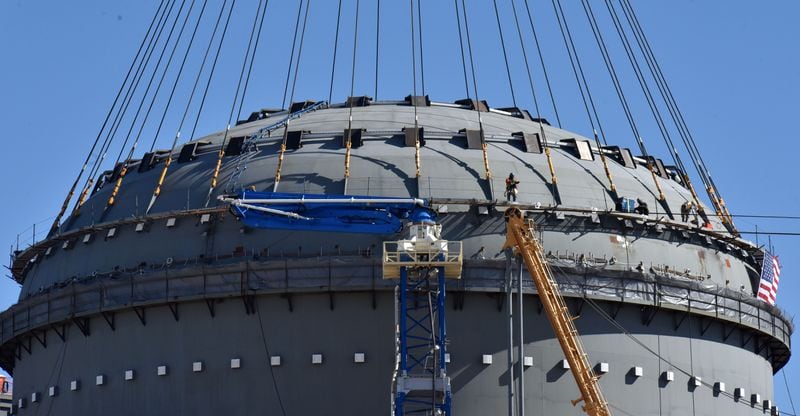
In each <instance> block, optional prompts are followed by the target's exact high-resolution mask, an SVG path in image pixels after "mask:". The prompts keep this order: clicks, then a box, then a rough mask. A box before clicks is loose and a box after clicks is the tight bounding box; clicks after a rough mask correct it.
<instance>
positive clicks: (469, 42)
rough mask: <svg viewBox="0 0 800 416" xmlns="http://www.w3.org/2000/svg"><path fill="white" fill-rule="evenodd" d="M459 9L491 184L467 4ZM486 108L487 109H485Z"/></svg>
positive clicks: (484, 156)
mask: <svg viewBox="0 0 800 416" xmlns="http://www.w3.org/2000/svg"><path fill="white" fill-rule="evenodd" d="M461 11H462V12H463V13H464V31H465V32H466V34H467V50H468V51H469V66H470V70H471V72H472V89H473V91H475V105H474V107H475V113H476V114H477V115H478V130H479V131H480V137H481V150H482V151H483V168H484V170H485V172H486V181H487V182H489V187H490V189H491V186H492V170H491V169H490V168H489V154H488V151H487V148H486V137H485V135H484V131H483V118H482V117H481V101H480V96H479V95H478V79H477V77H476V76H475V60H474V59H473V56H472V38H471V36H470V34H469V19H467V5H466V3H465V2H464V0H461ZM487 110H488V109H487Z"/></svg>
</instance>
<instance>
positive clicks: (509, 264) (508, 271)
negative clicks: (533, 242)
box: [505, 247, 516, 416]
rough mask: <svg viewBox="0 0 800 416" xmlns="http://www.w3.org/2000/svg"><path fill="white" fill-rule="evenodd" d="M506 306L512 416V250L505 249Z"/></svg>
mask: <svg viewBox="0 0 800 416" xmlns="http://www.w3.org/2000/svg"><path fill="white" fill-rule="evenodd" d="M505 251H506V282H505V283H506V307H507V309H508V416H514V414H515V412H514V409H515V407H514V406H515V405H514V401H515V399H514V384H515V383H516V381H515V380H514V301H513V299H514V296H513V294H514V266H513V264H514V250H513V249H512V248H510V247H509V248H507V249H506V250H505Z"/></svg>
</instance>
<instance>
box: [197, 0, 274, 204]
mask: <svg viewBox="0 0 800 416" xmlns="http://www.w3.org/2000/svg"><path fill="white" fill-rule="evenodd" d="M263 4H264V1H263V0H259V1H258V7H257V8H256V13H255V17H254V18H253V27H252V29H251V31H250V40H249V41H248V42H247V49H246V50H245V53H244V59H243V60H242V69H241V70H240V71H239V80H238V81H237V82H236V92H235V93H234V94H233V103H232V104H231V111H230V113H229V114H228V125H227V126H226V127H225V133H224V134H223V136H222V143H221V144H220V147H219V152H218V153H217V164H216V166H214V172H213V173H212V174H211V186H209V188H208V195H206V202H205V206H206V207H207V206H208V204H209V203H210V202H211V193H212V192H214V189H215V188H216V187H217V179H218V178H219V171H220V168H221V167H222V158H223V156H225V145H226V144H227V142H228V135H229V134H230V130H231V122H232V121H233V116H234V113H235V111H236V104H237V103H236V101H237V100H238V99H239V91H240V90H241V92H242V94H243V95H244V94H247V83H246V82H245V84H244V86H243V85H242V80H243V78H244V77H245V70H246V69H247V62H248V60H249V58H250V49H251V48H252V46H253V37H254V36H255V32H256V26H257V25H258V19H259V14H260V13H259V12H260V11H261V6H262V5H263ZM264 9H265V10H266V7H264ZM231 10H233V6H231ZM228 17H230V15H229V16H228ZM220 47H222V42H220ZM254 57H255V56H254ZM249 75H250V74H249V73H248V76H249Z"/></svg>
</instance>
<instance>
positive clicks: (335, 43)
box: [328, 0, 378, 104]
mask: <svg viewBox="0 0 800 416" xmlns="http://www.w3.org/2000/svg"><path fill="white" fill-rule="evenodd" d="M341 21H342V0H339V8H338V11H337V12H336V35H335V36H334V38H333V59H332V62H331V86H330V89H329V90H328V104H330V103H331V100H332V99H333V77H334V75H335V74H336V53H337V52H338V51H339V25H340V23H341ZM376 56H377V54H376ZM376 59H377V58H376ZM376 67H377V65H376ZM375 79H378V78H377V75H375ZM375 85H376V91H377V82H376V84H375ZM376 95H377V93H376Z"/></svg>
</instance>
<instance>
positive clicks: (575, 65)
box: [552, 0, 618, 202]
mask: <svg viewBox="0 0 800 416" xmlns="http://www.w3.org/2000/svg"><path fill="white" fill-rule="evenodd" d="M552 3H553V9H554V10H555V13H556V18H557V19H558V26H559V29H560V30H561V36H562V37H563V38H564V46H565V47H566V49H567V54H568V55H569V59H570V64H571V65H572V72H573V73H574V74H575V80H576V81H577V83H578V89H579V90H580V92H581V98H582V99H583V106H584V108H585V109H586V115H587V116H588V118H589V123H590V124H591V126H592V133H593V134H594V141H595V144H596V145H597V153H598V154H599V155H600V160H601V161H602V163H603V170H605V174H606V178H607V179H608V184H609V189H610V191H611V193H612V194H613V197H614V198H615V199H616V198H618V195H617V187H616V186H615V185H614V178H613V177H612V176H611V170H610V169H609V167H608V160H606V155H605V151H604V150H603V147H602V146H601V145H600V139H598V137H597V129H596V128H595V121H596V122H597V127H598V128H599V129H600V135H601V136H602V138H603V143H605V144H606V145H607V144H608V142H607V141H606V134H605V132H604V131H603V124H602V123H601V122H600V116H599V115H598V114H597V107H596V106H595V104H594V99H593V98H592V92H591V91H590V90H589V83H588V82H587V81H586V75H585V74H584V72H583V66H582V65H581V60H580V57H578V50H577V48H576V47H575V42H574V41H573V39H572V33H571V31H570V29H569V25H568V24H567V16H566V14H565V13H564V9H563V8H562V7H561V0H552ZM562 23H563V26H562ZM573 55H574V61H573ZM579 74H580V77H579V76H578V75H579ZM581 82H583V86H581ZM584 87H585V95H584ZM587 97H588V104H589V105H591V108H592V111H591V112H590V111H589V105H587V100H586V99H587ZM592 114H594V118H595V120H594V121H593V120H592ZM615 202H616V201H615Z"/></svg>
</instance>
